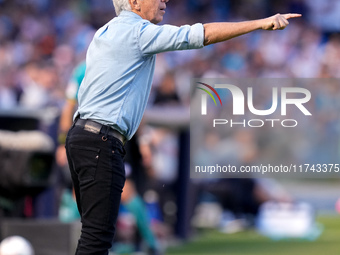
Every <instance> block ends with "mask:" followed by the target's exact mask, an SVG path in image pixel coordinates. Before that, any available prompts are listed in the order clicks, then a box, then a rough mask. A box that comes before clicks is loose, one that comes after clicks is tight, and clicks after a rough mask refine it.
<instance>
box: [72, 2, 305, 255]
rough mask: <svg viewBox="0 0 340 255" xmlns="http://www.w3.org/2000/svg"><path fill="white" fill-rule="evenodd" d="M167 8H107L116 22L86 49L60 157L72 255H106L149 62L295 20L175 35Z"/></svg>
mask: <svg viewBox="0 0 340 255" xmlns="http://www.w3.org/2000/svg"><path fill="white" fill-rule="evenodd" d="M168 1H169V0H113V4H114V6H115V10H116V13H117V16H118V17H116V18H114V19H112V20H111V21H110V22H108V23H107V24H106V25H104V26H103V27H102V28H100V29H99V30H98V31H97V32H96V34H95V35H94V38H93V40H92V42H91V44H90V46H89V49H88V52H87V57H86V66H87V69H86V73H85V78H84V80H83V82H82V85H81V87H80V90H79V94H78V102H79V108H78V110H77V112H76V114H75V121H74V124H73V126H72V127H71V129H70V131H69V133H68V137H67V141H66V150H67V156H68V162H69V165H70V170H71V175H72V180H73V184H74V188H75V194H76V198H77V205H78V210H79V212H80V215H81V221H82V234H81V237H80V240H79V243H78V247H77V252H76V254H78V255H80V254H100V255H101V254H108V249H109V248H110V247H111V242H112V238H113V236H114V232H115V222H116V218H117V213H118V208H119V202H120V197H121V192H122V188H123V186H124V182H125V176H124V164H123V157H124V155H125V150H124V147H123V146H124V143H125V141H127V140H129V139H131V137H132V136H133V135H134V133H135V132H136V130H137V128H138V126H139V124H140V122H141V119H142V116H143V113H144V110H145V107H146V104H147V100H148V97H149V93H150V90H151V84H152V78H153V74H154V68H155V54H157V53H161V52H165V51H175V50H189V49H199V48H202V47H203V46H205V45H209V44H212V43H218V42H222V41H226V40H228V39H231V38H234V37H236V36H240V35H243V34H246V33H249V32H251V31H254V30H257V29H265V30H277V29H284V28H285V27H286V26H287V25H288V21H287V20H288V19H290V18H294V17H299V16H301V15H299V14H285V15H280V14H277V15H274V16H272V17H269V18H266V19H261V20H254V21H245V22H238V23H227V22H222V23H208V24H204V25H203V24H200V23H198V24H195V25H192V26H189V25H185V26H181V27H175V26H170V25H163V26H158V25H156V24H157V23H159V22H160V21H162V20H163V15H164V14H165V9H166V3H167V2H168Z"/></svg>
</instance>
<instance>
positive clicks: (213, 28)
mask: <svg viewBox="0 0 340 255" xmlns="http://www.w3.org/2000/svg"><path fill="white" fill-rule="evenodd" d="M297 17H301V14H295V13H289V14H276V15H274V16H271V17H269V18H265V19H258V20H252V21H244V22H222V23H207V24H204V45H209V44H213V43H218V42H223V41H226V40H229V39H232V38H234V37H237V36H240V35H244V34H247V33H250V32H252V31H255V30H258V29H263V30H278V29H280V30H282V29H284V28H285V27H286V26H287V25H288V24H289V22H288V19H291V18H297Z"/></svg>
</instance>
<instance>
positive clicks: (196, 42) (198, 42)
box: [189, 23, 204, 49]
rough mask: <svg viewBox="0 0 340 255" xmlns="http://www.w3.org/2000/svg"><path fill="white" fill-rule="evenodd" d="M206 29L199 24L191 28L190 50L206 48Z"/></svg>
mask: <svg viewBox="0 0 340 255" xmlns="http://www.w3.org/2000/svg"><path fill="white" fill-rule="evenodd" d="M203 43H204V27H203V24H201V23H197V24H194V25H192V26H191V29H190V32H189V49H200V48H203V47H204V44H203Z"/></svg>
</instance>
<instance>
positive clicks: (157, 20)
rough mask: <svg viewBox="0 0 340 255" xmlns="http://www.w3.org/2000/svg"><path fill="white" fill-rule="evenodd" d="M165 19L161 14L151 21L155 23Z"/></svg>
mask: <svg viewBox="0 0 340 255" xmlns="http://www.w3.org/2000/svg"><path fill="white" fill-rule="evenodd" d="M161 21H163V16H159V17H157V18H156V19H154V20H153V21H151V23H153V24H158V23H159V22H161Z"/></svg>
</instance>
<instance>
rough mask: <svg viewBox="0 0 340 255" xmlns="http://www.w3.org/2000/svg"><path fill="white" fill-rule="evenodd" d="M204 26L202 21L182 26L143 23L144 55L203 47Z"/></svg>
mask: <svg viewBox="0 0 340 255" xmlns="http://www.w3.org/2000/svg"><path fill="white" fill-rule="evenodd" d="M203 41H204V28H203V25H202V24H201V23H197V24H194V25H192V26H189V25H185V26H181V27H177V26H171V25H163V26H158V25H154V24H152V23H149V22H145V23H143V24H142V26H141V29H140V33H139V44H140V48H141V51H142V54H143V55H149V54H156V53H160V52H165V51H175V50H189V49H200V48H202V47H203V46H204V45H203Z"/></svg>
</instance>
